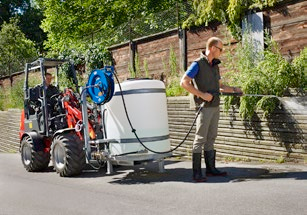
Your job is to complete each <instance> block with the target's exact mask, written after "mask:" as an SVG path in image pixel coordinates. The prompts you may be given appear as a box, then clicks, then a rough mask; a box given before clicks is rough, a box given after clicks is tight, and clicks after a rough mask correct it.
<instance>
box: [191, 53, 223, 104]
mask: <svg viewBox="0 0 307 215" xmlns="http://www.w3.org/2000/svg"><path fill="white" fill-rule="evenodd" d="M195 62H197V63H198V67H199V71H198V73H197V75H196V76H195V77H194V79H193V84H194V86H195V87H196V88H197V89H199V90H200V91H202V92H208V93H211V94H213V95H214V98H213V100H212V101H211V102H206V103H205V106H204V107H217V106H219V105H220V97H219V95H218V94H219V92H220V86H219V80H220V78H221V76H220V70H219V67H218V64H219V63H220V61H219V60H218V59H213V61H212V65H210V63H209V62H208V60H207V57H206V56H204V55H202V56H201V57H200V58H198V59H197V60H195ZM194 102H195V105H196V107H197V106H199V105H200V104H201V103H202V102H203V100H202V99H200V98H199V97H196V96H194Z"/></svg>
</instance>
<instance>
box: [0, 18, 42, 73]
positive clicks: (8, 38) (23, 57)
mask: <svg viewBox="0 0 307 215" xmlns="http://www.w3.org/2000/svg"><path fill="white" fill-rule="evenodd" d="M17 22H18V21H17V20H16V19H11V21H10V23H6V22H4V23H3V25H2V29H1V31H0V75H1V76H3V75H10V74H11V73H14V72H17V71H20V70H22V69H23V68H24V65H25V63H26V62H28V61H30V60H33V58H35V57H36V56H37V53H36V49H35V45H34V43H33V42H32V41H31V40H29V39H27V38H26V37H25V35H24V33H23V32H22V31H21V30H20V28H19V27H18V26H17Z"/></svg>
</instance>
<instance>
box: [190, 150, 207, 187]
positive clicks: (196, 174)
mask: <svg viewBox="0 0 307 215" xmlns="http://www.w3.org/2000/svg"><path fill="white" fill-rule="evenodd" d="M193 180H194V181H195V182H204V181H206V180H207V178H206V177H203V174H202V171H201V153H193Z"/></svg>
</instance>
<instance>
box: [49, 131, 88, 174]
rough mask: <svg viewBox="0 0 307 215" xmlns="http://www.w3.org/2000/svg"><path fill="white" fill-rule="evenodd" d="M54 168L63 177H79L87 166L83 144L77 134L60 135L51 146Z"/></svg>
mask: <svg viewBox="0 0 307 215" xmlns="http://www.w3.org/2000/svg"><path fill="white" fill-rule="evenodd" d="M51 157H52V162H53V166H54V168H55V170H56V172H57V173H59V174H60V176H62V177H69V176H75V175H79V174H80V173H81V172H82V170H83V168H84V166H85V152H84V150H83V143H82V141H81V140H80V139H79V137H78V136H77V135H76V134H75V133H67V134H60V135H58V136H56V137H55V138H54V139H53V142H52V146H51Z"/></svg>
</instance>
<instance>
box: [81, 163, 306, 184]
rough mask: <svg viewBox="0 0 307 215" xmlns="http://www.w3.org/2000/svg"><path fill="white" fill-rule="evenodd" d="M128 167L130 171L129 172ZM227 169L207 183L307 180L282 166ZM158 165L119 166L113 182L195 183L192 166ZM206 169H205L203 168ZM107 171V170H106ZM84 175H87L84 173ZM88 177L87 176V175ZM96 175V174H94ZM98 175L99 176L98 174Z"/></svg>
mask: <svg viewBox="0 0 307 215" xmlns="http://www.w3.org/2000/svg"><path fill="white" fill-rule="evenodd" d="M174 163H176V162H174V161H166V162H165V165H168V164H174ZM127 169H130V171H128V172H127ZM219 169H220V170H223V171H226V172H227V173H228V176H226V177H208V180H207V182H206V183H234V182H244V181H251V180H254V181H255V180H265V179H283V178H291V179H295V180H306V179H307V172H305V171H304V172H302V171H301V172H299V171H297V170H290V171H289V170H285V169H282V168H278V169H269V168H252V167H224V168H219ZM157 170H158V169H157V165H155V164H150V165H146V166H144V165H137V166H134V167H118V168H116V169H115V173H114V174H113V175H112V180H111V181H110V182H109V183H112V184H127V185H129V184H151V183H159V182H185V183H194V182H193V181H192V178H191V176H192V169H190V168H182V167H179V168H176V167H174V168H171V169H169V168H167V169H166V171H165V172H164V173H159V172H158V171H157ZM203 171H204V169H203ZM104 173H105V172H104ZM83 176H85V175H84V174H83ZM85 177H86V176H85ZM94 177H96V176H94ZM97 177H98V176H97Z"/></svg>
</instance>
